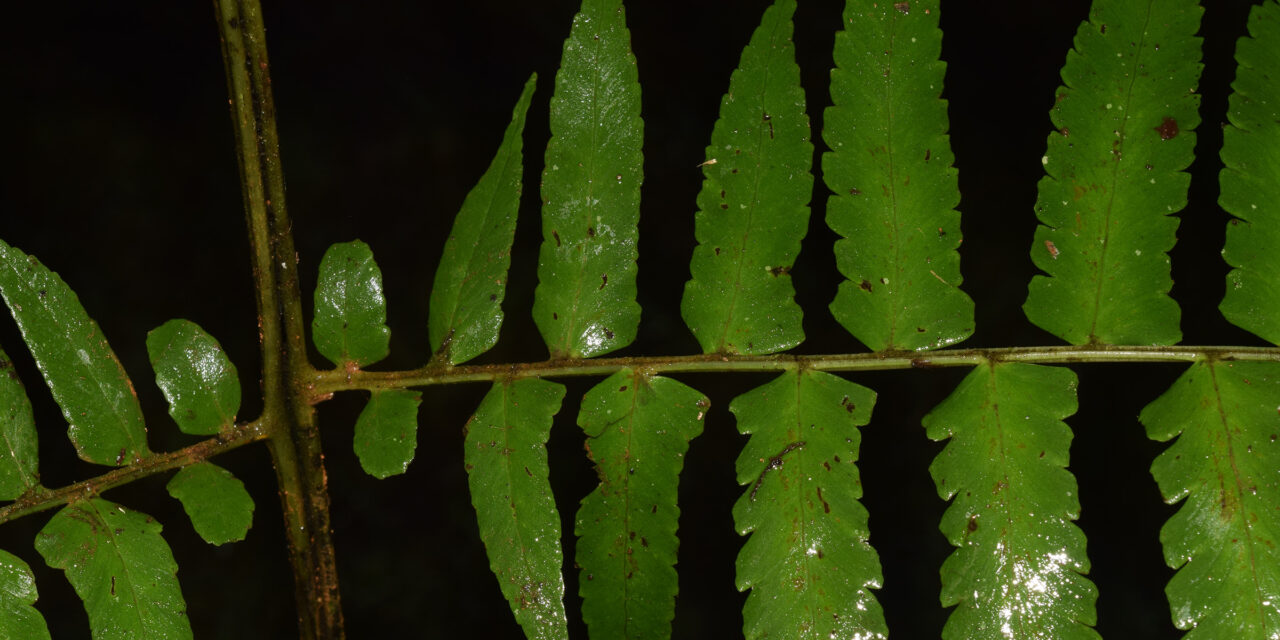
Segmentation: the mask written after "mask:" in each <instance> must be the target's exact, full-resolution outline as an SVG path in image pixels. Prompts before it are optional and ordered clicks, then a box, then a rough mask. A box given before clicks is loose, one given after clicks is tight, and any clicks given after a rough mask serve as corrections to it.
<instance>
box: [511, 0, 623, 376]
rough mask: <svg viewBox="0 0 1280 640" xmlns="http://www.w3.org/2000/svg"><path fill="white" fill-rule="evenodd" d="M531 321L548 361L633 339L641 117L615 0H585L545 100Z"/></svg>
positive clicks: (614, 346) (611, 347)
mask: <svg viewBox="0 0 1280 640" xmlns="http://www.w3.org/2000/svg"><path fill="white" fill-rule="evenodd" d="M550 123H551V140H550V141H549V142H548V143H547V152H546V160H545V169H544V170H543V173H542V248H541V251H540V253H539V255H538V287H537V289H536V290H535V292H534V301H533V319H534V322H535V324H537V326H538V331H539V332H541V334H542V338H543V340H544V341H545V342H546V343H547V349H548V350H549V351H550V352H551V357H552V358H561V357H571V358H589V357H592V356H597V355H600V354H603V353H608V352H610V351H614V350H617V349H621V348H622V347H625V346H627V345H629V344H631V342H632V341H634V340H635V337H636V331H637V328H638V327H639V324H640V305H639V304H638V303H637V302H636V269H637V267H636V257H637V255H638V254H637V249H636V246H637V243H638V241H639V231H638V228H637V225H638V224H639V218H640V182H641V180H642V178H643V171H642V166H641V165H642V160H643V157H642V154H641V151H640V146H641V142H642V139H643V135H644V123H643V122H642V121H641V119H640V83H639V79H638V75H637V72H636V63H635V57H634V56H633V55H632V54H631V35H630V32H629V31H628V30H627V26H626V15H625V12H624V11H623V8H622V3H621V1H620V0H583V2H582V9H581V11H580V12H579V13H578V14H577V15H576V16H574V18H573V28H572V29H571V30H570V32H569V37H568V39H567V40H565V43H564V55H563V57H562V58H561V61H560V70H559V71H557V72H556V86H555V93H554V94H553V95H552V96H551V115H550Z"/></svg>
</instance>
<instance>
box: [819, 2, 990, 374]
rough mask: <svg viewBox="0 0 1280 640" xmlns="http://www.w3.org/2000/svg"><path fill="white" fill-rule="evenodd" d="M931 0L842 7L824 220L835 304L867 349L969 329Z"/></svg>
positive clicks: (908, 344) (918, 345)
mask: <svg viewBox="0 0 1280 640" xmlns="http://www.w3.org/2000/svg"><path fill="white" fill-rule="evenodd" d="M938 5H939V2H938V0H927V1H923V2H922V1H919V0H917V1H915V2H880V3H868V2H857V1H855V0H850V1H849V2H847V3H846V4H845V10H844V29H843V30H841V31H839V32H837V33H836V44H835V62H836V68H835V69H832V71H831V99H832V101H833V102H834V106H832V107H828V108H827V110H826V113H825V115H824V116H823V120H824V124H823V130H822V139H823V140H825V141H826V143H827V146H829V147H831V149H832V150H831V151H829V152H827V153H824V154H823V156H822V175H823V180H824V181H825V182H826V183H827V187H829V188H830V189H831V190H832V191H834V192H835V195H834V196H833V197H832V198H831V199H829V200H828V201H827V224H828V225H830V227H831V229H832V230H834V231H835V232H836V233H838V234H840V236H842V239H841V240H837V241H836V249H835V251H836V266H837V267H838V268H839V269H840V273H841V274H843V275H844V277H845V281H844V282H842V283H841V284H840V289H839V292H838V293H837V294H836V298H835V300H834V301H833V302H832V303H831V312H832V313H833V314H834V315H835V317H836V320H838V321H839V322H840V324H841V325H844V327H845V328H846V329H848V330H849V332H850V333H852V334H853V337H855V338H857V339H858V340H860V341H861V342H862V343H863V344H865V345H867V346H868V347H870V348H871V349H872V350H874V351H883V350H886V349H933V348H937V347H944V346H946V345H949V344H954V343H957V342H960V341H962V340H964V339H965V338H968V337H969V336H970V335H972V334H973V300H971V299H970V298H969V296H968V295H966V294H965V293H964V292H963V291H961V290H960V289H959V285H960V282H961V278H960V255H959V254H958V253H957V252H956V247H958V246H959V245H960V214H959V213H957V212H956V211H955V206H956V205H957V204H958V203H959V202H960V190H959V187H958V185H957V182H956V180H957V177H956V170H955V168H954V167H953V166H952V165H953V163H954V161H955V159H954V156H952V154H951V143H950V140H949V139H948V137H947V126H948V125H947V103H946V101H944V100H941V99H939V96H940V95H941V93H942V79H943V74H944V72H945V71H946V64H945V63H943V62H941V61H939V59H938V58H939V55H940V53H941V50H942V31H941V30H939V29H938V17H939V6H938Z"/></svg>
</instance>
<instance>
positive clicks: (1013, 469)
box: [923, 363, 1100, 640]
mask: <svg viewBox="0 0 1280 640" xmlns="http://www.w3.org/2000/svg"><path fill="white" fill-rule="evenodd" d="M1075 411H1076V377H1075V374H1074V373H1073V372H1072V371H1071V370H1070V369H1065V368H1061V367H1046V366H1042V365H1030V364H1022V363H1003V364H990V363H987V364H981V365H978V366H977V367H976V368H974V370H973V371H972V372H970V373H969V375H967V376H965V378H964V380H962V381H961V383H960V385H959V386H958V387H956V390H955V391H954V392H952V393H951V395H950V396H948V397H947V399H945V400H943V401H942V403H940V404H939V405H938V406H937V407H935V408H934V409H933V411H931V412H930V413H929V414H928V415H927V416H925V418H924V421H923V423H924V426H925V428H926V429H927V432H928V436H929V438H930V439H932V440H943V439H947V438H950V441H949V442H948V443H947V446H946V448H945V449H943V451H942V452H941V453H940V454H938V457H937V458H936V459H935V460H934V462H933V464H932V465H930V467H929V473H930V475H932V476H933V479H934V483H935V484H936V485H937V487H938V495H939V496H941V497H942V499H943V500H950V499H952V498H953V497H954V500H952V503H951V506H950V507H948V508H947V510H946V512H945V513H944V514H943V516H942V523H941V525H940V526H939V529H941V531H942V533H943V534H944V535H946V537H947V539H948V541H950V542H951V544H952V546H955V547H958V548H957V549H956V550H955V551H954V552H952V554H951V555H950V556H949V557H948V558H947V560H946V561H945V562H944V563H943V565H942V571H941V575H942V593H941V601H942V606H944V607H950V606H953V605H958V606H956V608H955V610H954V611H952V612H951V616H950V617H949V618H948V620H947V624H946V626H945V627H943V630H942V637H943V638H944V639H945V640H978V639H984V638H992V639H996V638H1007V637H1015V638H1022V639H1033V638H1034V639H1036V640H1075V639H1082V640H1084V639H1088V640H1096V639H1097V638H1099V637H1100V636H1098V634H1097V632H1095V631H1094V630H1093V629H1092V628H1091V627H1092V625H1094V624H1095V623H1096V621H1097V613H1096V610H1095V607H1094V603H1095V602H1096V601H1097V597H1098V590H1097V587H1095V586H1094V585H1093V583H1092V582H1090V581H1089V579H1088V578H1086V577H1085V574H1086V573H1087V572H1088V570H1089V559H1088V557H1087V556H1086V554H1085V537H1084V533H1083V532H1082V531H1081V530H1080V529H1079V527H1077V526H1076V525H1075V524H1074V522H1073V521H1074V520H1076V519H1077V518H1079V516H1080V502H1079V498H1078V495H1079V491H1078V490H1077V488H1076V481H1075V477H1074V476H1072V475H1071V473H1070V472H1069V471H1067V469H1066V466H1067V462H1068V450H1069V447H1070V444H1071V437H1072V436H1071V429H1070V428H1069V427H1068V426H1067V425H1066V423H1064V422H1062V419H1063V418H1065V417H1067V416H1069V415H1071V414H1073V413H1075Z"/></svg>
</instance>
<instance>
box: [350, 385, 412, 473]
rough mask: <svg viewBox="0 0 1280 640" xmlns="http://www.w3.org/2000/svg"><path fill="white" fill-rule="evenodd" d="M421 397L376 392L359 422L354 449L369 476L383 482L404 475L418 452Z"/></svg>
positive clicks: (409, 393)
mask: <svg viewBox="0 0 1280 640" xmlns="http://www.w3.org/2000/svg"><path fill="white" fill-rule="evenodd" d="M420 404H422V394H421V393H418V392H417V391H408V390H404V389H386V390H378V391H374V392H373V394H372V395H370V396H369V402H368V404H366V405H365V406H364V409H363V410H362V411H360V416H359V417H358V418H356V427H355V433H354V434H353V435H352V445H351V446H352V449H354V450H355V453H356V457H357V458H359V459H360V466H361V467H362V468H363V469H364V470H365V472H366V473H368V474H369V475H371V476H373V477H375V478H378V479H383V478H387V477H390V476H393V475H397V474H401V473H404V472H405V471H408V469H409V463H410V462H413V456H414V453H415V452H416V451H417V448H418V405H420Z"/></svg>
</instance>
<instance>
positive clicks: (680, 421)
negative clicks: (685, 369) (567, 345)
mask: <svg viewBox="0 0 1280 640" xmlns="http://www.w3.org/2000/svg"><path fill="white" fill-rule="evenodd" d="M708 406H709V403H708V401H707V398H706V396H704V395H702V394H701V393H698V392H697V391H696V390H694V389H691V388H689V387H688V386H686V385H684V384H682V383H680V382H677V381H675V380H672V379H670V378H661V377H654V376H650V375H646V374H643V373H638V372H635V371H632V370H630V369H623V370H621V371H619V372H618V373H615V374H613V375H612V376H609V377H608V378H606V379H605V380H604V381H603V382H601V383H600V384H598V385H596V386H595V387H593V388H592V389H591V390H590V391H588V392H587V395H586V396H585V397H583V399H582V411H581V413H579V414H578V425H579V426H580V427H582V430H583V432H585V433H586V435H587V444H586V447H587V455H588V456H590V458H591V460H592V461H593V462H594V463H595V465H596V475H597V476H599V477H600V485H599V486H597V487H596V489H595V490H594V491H592V492H591V494H590V495H588V496H587V497H586V498H583V500H582V507H581V508H579V509H578V515H577V518H576V520H575V524H574V533H575V534H577V535H578V552H577V557H576V560H577V564H578V566H579V567H581V573H580V576H581V577H580V579H579V581H578V584H579V585H580V587H579V593H580V594H581V595H582V600H583V602H582V618H583V620H585V621H586V623H587V628H588V630H589V631H590V632H591V637H593V638H666V637H670V635H671V619H672V617H673V616H674V615H675V596H676V587H677V581H676V570H675V566H674V565H675V563H676V548H677V547H678V546H679V540H677V538H676V526H677V520H678V519H679V515H680V508H679V507H678V506H676V496H677V493H678V491H677V487H678V485H679V479H680V470H681V468H682V467H683V466H684V454H685V451H687V450H688V449H689V441H690V440H692V439H693V438H694V437H695V436H697V435H698V434H699V433H701V432H702V418H703V416H704V415H705V412H706V409H707V407H708Z"/></svg>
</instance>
